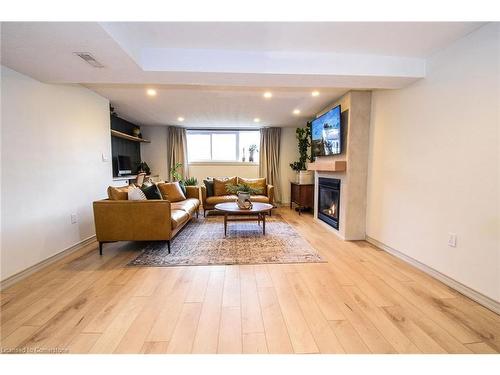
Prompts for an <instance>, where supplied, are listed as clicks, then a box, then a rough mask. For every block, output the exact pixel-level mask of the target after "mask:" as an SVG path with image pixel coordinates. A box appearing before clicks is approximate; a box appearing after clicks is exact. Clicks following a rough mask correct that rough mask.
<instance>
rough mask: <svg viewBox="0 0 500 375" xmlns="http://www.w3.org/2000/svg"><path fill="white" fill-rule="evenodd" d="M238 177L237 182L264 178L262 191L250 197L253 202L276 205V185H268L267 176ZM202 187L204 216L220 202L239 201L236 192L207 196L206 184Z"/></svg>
mask: <svg viewBox="0 0 500 375" xmlns="http://www.w3.org/2000/svg"><path fill="white" fill-rule="evenodd" d="M235 178H236V183H241V182H247V181H252V180H261V181H262V180H263V182H262V190H263V191H262V193H260V194H258V195H252V196H251V197H250V200H251V201H252V202H261V203H270V204H272V205H273V206H274V186H273V185H268V184H267V183H266V179H265V178H260V179H246V178H243V177H235ZM200 189H201V201H202V204H203V216H206V214H207V212H209V211H211V210H213V209H214V208H215V205H216V204H218V203H224V202H236V201H237V199H238V198H237V196H236V195H234V194H227V193H222V194H220V193H219V194H217V195H215V194H214V195H212V196H207V188H206V186H205V185H201V186H200Z"/></svg>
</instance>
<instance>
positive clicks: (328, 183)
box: [317, 177, 340, 230]
mask: <svg viewBox="0 0 500 375" xmlns="http://www.w3.org/2000/svg"><path fill="white" fill-rule="evenodd" d="M317 205H318V207H317V212H318V219H320V220H322V221H324V222H325V223H327V224H328V225H330V226H332V227H333V228H335V229H337V230H339V222H340V220H339V219H340V180H339V179H337V178H327V177H319V178H318V199H317Z"/></svg>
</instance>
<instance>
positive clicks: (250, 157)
mask: <svg viewBox="0 0 500 375" xmlns="http://www.w3.org/2000/svg"><path fill="white" fill-rule="evenodd" d="M253 153H254V152H253V151H250V155H248V161H249V162H250V163H253Z"/></svg>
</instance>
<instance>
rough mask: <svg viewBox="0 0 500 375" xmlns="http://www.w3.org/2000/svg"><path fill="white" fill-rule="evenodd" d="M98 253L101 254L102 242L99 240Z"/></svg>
mask: <svg viewBox="0 0 500 375" xmlns="http://www.w3.org/2000/svg"><path fill="white" fill-rule="evenodd" d="M99 255H102V242H99Z"/></svg>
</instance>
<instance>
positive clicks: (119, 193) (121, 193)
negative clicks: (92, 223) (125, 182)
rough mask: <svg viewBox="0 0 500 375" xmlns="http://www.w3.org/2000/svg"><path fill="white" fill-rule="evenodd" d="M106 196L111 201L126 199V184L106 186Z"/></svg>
mask: <svg viewBox="0 0 500 375" xmlns="http://www.w3.org/2000/svg"><path fill="white" fill-rule="evenodd" d="M108 198H109V199H110V200H112V201H126V200H128V186H123V187H118V188H117V187H114V186H109V187H108Z"/></svg>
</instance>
